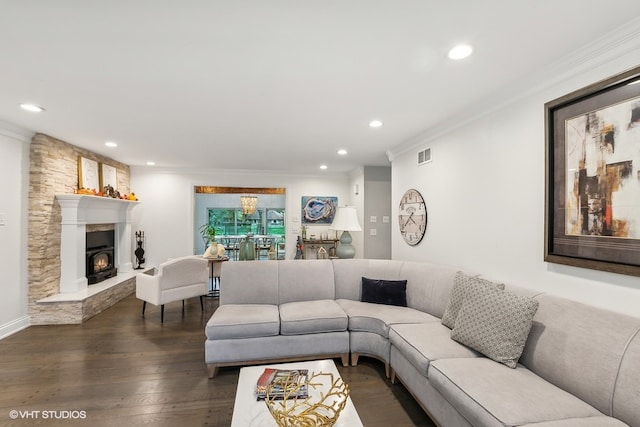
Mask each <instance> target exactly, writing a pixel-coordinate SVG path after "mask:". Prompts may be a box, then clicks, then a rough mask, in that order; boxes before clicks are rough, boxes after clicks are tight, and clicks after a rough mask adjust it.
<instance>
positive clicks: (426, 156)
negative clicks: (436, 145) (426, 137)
mask: <svg viewBox="0 0 640 427" xmlns="http://www.w3.org/2000/svg"><path fill="white" fill-rule="evenodd" d="M430 161H431V148H425V149H424V150H421V151H418V166H420V165H424V164H425V163H429V162H430Z"/></svg>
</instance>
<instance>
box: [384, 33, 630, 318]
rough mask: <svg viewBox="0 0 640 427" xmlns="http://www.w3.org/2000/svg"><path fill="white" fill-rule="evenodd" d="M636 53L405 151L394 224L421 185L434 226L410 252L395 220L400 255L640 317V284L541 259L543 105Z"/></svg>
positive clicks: (397, 162)
mask: <svg viewBox="0 0 640 427" xmlns="http://www.w3.org/2000/svg"><path fill="white" fill-rule="evenodd" d="M635 43H637V40H636V42H635ZM628 52H629V53H627V54H624V55H620V56H617V57H615V58H613V59H608V60H602V58H596V59H593V60H591V63H584V64H582V65H581V67H580V70H573V71H575V72H573V73H572V70H568V72H567V75H570V76H571V78H567V79H564V80H562V81H558V82H556V83H554V84H553V85H552V86H550V85H546V86H545V85H544V83H541V86H540V87H541V88H540V89H539V90H537V91H536V92H535V93H529V94H528V95H527V96H525V97H522V96H521V94H519V93H516V92H514V94H513V99H518V100H517V101H514V102H512V103H511V104H509V105H506V106H504V108H502V109H500V110H499V111H495V112H493V113H491V114H489V115H486V116H483V117H481V118H478V119H477V120H475V121H472V122H470V123H468V124H466V125H463V126H462V127H459V128H457V129H455V130H451V131H450V132H448V133H443V135H442V136H440V137H437V138H434V139H431V140H427V139H425V141H423V142H421V143H418V144H416V145H415V147H413V148H415V149H410V150H407V151H406V152H404V153H401V154H399V155H397V157H396V158H394V160H393V162H392V197H393V200H394V201H395V203H394V204H393V206H392V207H393V215H392V218H394V220H395V218H397V214H398V206H397V202H398V201H399V200H400V197H401V196H402V194H403V193H404V192H405V191H406V190H407V189H409V188H416V189H418V190H419V191H420V192H421V193H422V196H423V197H424V198H425V200H426V204H427V212H428V225H427V232H426V235H425V237H424V239H423V241H422V242H421V243H420V244H419V245H417V246H416V247H410V246H408V245H406V244H405V243H404V242H403V241H402V238H401V236H400V233H399V230H398V227H397V221H396V224H395V226H394V227H393V237H392V241H393V243H392V252H393V258H394V259H403V260H428V261H433V262H438V263H445V264H449V265H454V266H458V267H461V268H464V269H467V270H470V271H476V272H479V273H482V274H484V275H485V276H487V277H490V278H494V279H497V280H500V281H504V282H508V283H513V284H517V285H521V286H525V287H530V288H535V289H540V290H542V291H546V292H549V293H553V294H556V295H561V296H564V297H568V298H571V299H574V300H578V301H582V302H585V303H588V304H592V305H596V306H601V307H605V308H609V309H612V310H615V311H619V312H623V313H627V314H631V315H634V316H640V278H638V277H631V276H624V275H618V274H612V273H605V272H600V271H595V270H589V269H581V268H576V267H569V266H562V265H558V264H551V263H545V262H544V261H543V255H544V206H545V195H544V192H545V188H544V187H545V134H544V104H545V102H548V101H551V100H553V99H555V98H558V97H560V96H562V95H565V94H567V93H569V92H572V91H574V90H577V89H579V88H581V87H584V86H587V85H589V84H591V83H594V82H597V81H599V80H602V79H604V78H606V77H609V76H612V75H615V74H618V73H620V72H622V71H625V70H627V69H629V68H631V67H633V66H637V65H638V64H640V51H639V50H638V49H635V50H634V49H628ZM529 87H530V86H529ZM529 87H526V88H525V87H523V88H522V89H520V90H522V91H524V90H526V89H528V88H529ZM424 147H431V149H432V156H433V162H432V163H429V164H426V165H423V166H416V165H415V163H416V152H417V151H418V149H419V148H424Z"/></svg>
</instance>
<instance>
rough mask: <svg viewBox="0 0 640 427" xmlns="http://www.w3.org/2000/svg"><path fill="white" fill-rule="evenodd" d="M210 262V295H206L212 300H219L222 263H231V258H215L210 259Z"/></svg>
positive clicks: (208, 259)
mask: <svg viewBox="0 0 640 427" xmlns="http://www.w3.org/2000/svg"><path fill="white" fill-rule="evenodd" d="M207 261H209V283H210V287H209V293H208V294H207V295H206V296H208V297H211V298H217V297H219V296H220V270H221V269H222V263H223V262H225V261H229V257H227V256H225V257H220V258H218V257H215V258H208V257H207Z"/></svg>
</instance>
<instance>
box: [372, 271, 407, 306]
mask: <svg viewBox="0 0 640 427" xmlns="http://www.w3.org/2000/svg"><path fill="white" fill-rule="evenodd" d="M360 301H362V302H373V303H376V304H386V305H399V306H401V307H406V306H407V281H406V280H380V279H368V278H366V277H363V278H362V296H361V297H360Z"/></svg>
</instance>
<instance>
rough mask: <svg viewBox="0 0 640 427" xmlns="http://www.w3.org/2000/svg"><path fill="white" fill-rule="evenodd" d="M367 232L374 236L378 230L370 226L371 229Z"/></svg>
mask: <svg viewBox="0 0 640 427" xmlns="http://www.w3.org/2000/svg"><path fill="white" fill-rule="evenodd" d="M369 234H370V235H371V236H376V235H377V234H378V230H376V229H375V228H372V229H371V230H369Z"/></svg>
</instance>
